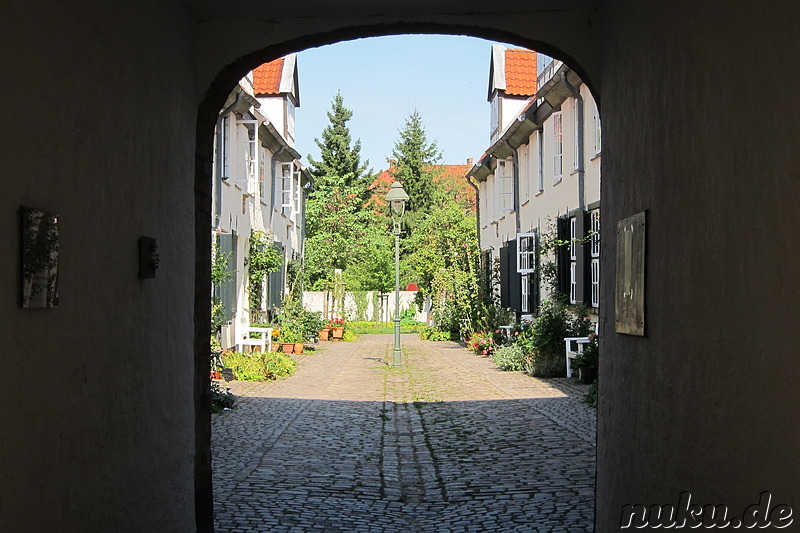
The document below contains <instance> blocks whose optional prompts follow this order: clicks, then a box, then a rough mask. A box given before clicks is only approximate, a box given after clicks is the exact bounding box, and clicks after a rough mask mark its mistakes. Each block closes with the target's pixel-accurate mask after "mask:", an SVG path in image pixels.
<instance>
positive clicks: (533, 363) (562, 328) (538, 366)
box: [518, 297, 586, 377]
mask: <svg viewBox="0 0 800 533" xmlns="http://www.w3.org/2000/svg"><path fill="white" fill-rule="evenodd" d="M585 322H586V321H585V320H583V318H579V320H576V318H575V317H574V316H573V315H571V314H570V312H569V310H568V309H567V305H566V303H565V301H564V298H563V297H554V298H550V299H547V300H544V301H543V302H542V305H541V307H540V308H539V316H538V317H537V318H536V321H535V322H534V324H533V327H531V328H530V329H529V330H527V331H526V332H525V333H523V334H521V335H520V337H519V341H518V342H519V343H520V346H521V347H522V348H523V350H525V352H526V353H528V354H529V355H530V358H529V360H528V363H527V368H526V371H527V372H528V373H530V374H531V375H533V376H537V377H557V376H563V375H564V374H565V372H566V369H565V368H564V338H565V337H575V336H579V335H576V333H580V332H581V331H582V330H581V329H577V330H576V328H578V327H579V328H584V327H586V326H584V325H583V324H584V323H585Z"/></svg>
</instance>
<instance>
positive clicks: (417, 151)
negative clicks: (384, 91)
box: [389, 109, 442, 228]
mask: <svg viewBox="0 0 800 533" xmlns="http://www.w3.org/2000/svg"><path fill="white" fill-rule="evenodd" d="M392 156H393V157H394V162H393V164H392V167H391V168H390V169H389V174H390V175H391V176H392V178H394V180H395V181H399V182H400V183H402V184H403V188H404V189H405V191H406V192H407V193H408V196H409V199H408V203H407V204H406V211H407V212H408V213H409V216H408V221H409V228H413V226H414V223H415V221H417V220H419V218H420V216H421V215H422V214H424V213H425V212H426V211H429V210H430V209H431V207H432V206H433V205H434V204H435V203H436V202H437V200H438V199H439V194H438V193H439V190H438V186H437V184H436V182H435V181H434V180H435V178H436V177H437V176H438V175H439V174H441V169H440V168H439V167H438V166H437V165H438V164H439V163H440V162H441V159H442V153H441V151H440V150H439V146H438V145H437V144H436V141H430V142H428V136H427V134H426V133H425V127H424V125H423V124H422V117H421V116H420V114H419V111H417V110H416V109H415V110H414V112H413V113H412V114H411V116H409V117H408V119H406V124H405V127H404V128H403V129H402V130H401V131H400V139H399V140H398V141H397V142H396V143H395V145H394V150H393V151H392Z"/></svg>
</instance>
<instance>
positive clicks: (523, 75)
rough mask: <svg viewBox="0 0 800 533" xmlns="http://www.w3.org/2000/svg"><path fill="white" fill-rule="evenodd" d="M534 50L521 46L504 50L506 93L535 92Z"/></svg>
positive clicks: (526, 93) (527, 94)
mask: <svg viewBox="0 0 800 533" xmlns="http://www.w3.org/2000/svg"><path fill="white" fill-rule="evenodd" d="M536 74H537V73H536V52H534V51H533V50H525V49H523V48H511V49H509V50H506V94H508V95H512V96H533V95H534V94H536Z"/></svg>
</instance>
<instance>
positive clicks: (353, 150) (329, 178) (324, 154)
mask: <svg viewBox="0 0 800 533" xmlns="http://www.w3.org/2000/svg"><path fill="white" fill-rule="evenodd" d="M352 117H353V112H352V111H351V110H350V109H347V108H346V107H345V106H344V98H342V94H341V93H340V92H337V93H336V96H334V97H333V101H332V102H331V110H330V111H328V120H329V121H330V124H328V126H326V127H325V129H324V130H322V140H320V139H314V142H315V143H316V144H317V146H318V147H319V149H320V160H319V161H316V160H314V158H312V157H311V156H310V155H309V156H308V161H309V165H310V166H311V173H312V174H313V176H314V184H315V188H316V189H317V190H323V189H327V188H329V187H348V188H354V189H356V190H357V191H359V192H361V191H366V190H367V187H369V185H371V182H372V172H371V171H370V172H368V171H367V166H368V165H369V161H364V162H363V163H362V162H361V141H360V140H356V141H355V142H353V141H352V139H351V137H350V128H349V127H348V126H347V122H348V121H349V120H350V119H351V118H352ZM362 196H364V199H366V198H365V196H366V193H363V195H362Z"/></svg>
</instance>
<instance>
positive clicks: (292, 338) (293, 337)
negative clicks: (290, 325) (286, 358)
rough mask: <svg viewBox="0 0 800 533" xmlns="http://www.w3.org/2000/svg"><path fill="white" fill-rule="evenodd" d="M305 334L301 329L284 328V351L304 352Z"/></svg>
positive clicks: (282, 339) (282, 332)
mask: <svg viewBox="0 0 800 533" xmlns="http://www.w3.org/2000/svg"><path fill="white" fill-rule="evenodd" d="M303 340H304V336H303V333H302V332H301V331H297V330H292V329H287V328H284V329H283V330H282V331H281V348H282V349H283V353H303Z"/></svg>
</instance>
